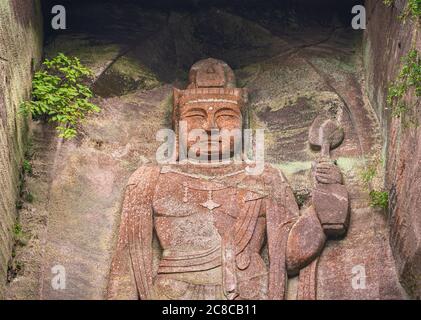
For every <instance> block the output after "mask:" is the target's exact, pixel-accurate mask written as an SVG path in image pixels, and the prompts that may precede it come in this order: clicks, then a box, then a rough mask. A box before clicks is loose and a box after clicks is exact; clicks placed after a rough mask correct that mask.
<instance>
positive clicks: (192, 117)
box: [180, 102, 242, 160]
mask: <svg viewBox="0 0 421 320" xmlns="http://www.w3.org/2000/svg"><path fill="white" fill-rule="evenodd" d="M180 121H185V123H186V126H187V136H188V137H189V138H188V139H187V151H188V152H189V151H190V149H191V148H192V147H194V152H195V153H196V156H198V157H200V159H202V160H204V159H211V158H212V159H227V158H229V157H231V156H232V155H233V153H234V150H238V149H235V148H236V147H238V145H239V144H241V136H240V137H239V136H237V138H235V139H234V137H233V136H232V135H231V133H234V132H236V133H237V134H238V133H240V132H241V128H242V115H241V111H240V108H239V106H238V105H236V104H235V103H229V102H215V103H214V102H211V103H208V102H206V103H205V102H197V103H191V104H188V105H185V106H183V107H181V110H180ZM200 131H201V132H202V133H203V135H204V136H202V137H200V138H199V137H198V136H197V132H200ZM227 133H229V135H230V137H229V138H228V139H226V137H227ZM212 134H213V138H211V135H212ZM215 134H216V135H218V136H217V138H216V139H215ZM221 134H222V135H224V134H225V138H222V136H221ZM181 143H182V142H181ZM197 147H199V148H200V149H201V150H202V151H197ZM203 150H204V151H203Z"/></svg>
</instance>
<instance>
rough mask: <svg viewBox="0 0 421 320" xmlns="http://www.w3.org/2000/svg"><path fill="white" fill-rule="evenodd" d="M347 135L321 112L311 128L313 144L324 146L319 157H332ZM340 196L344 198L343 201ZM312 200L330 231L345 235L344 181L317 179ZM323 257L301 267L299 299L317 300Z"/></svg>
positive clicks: (346, 225) (346, 202) (328, 234)
mask: <svg viewBox="0 0 421 320" xmlns="http://www.w3.org/2000/svg"><path fill="white" fill-rule="evenodd" d="M343 139H344V131H343V128H342V127H341V126H340V125H339V123H338V122H337V121H334V120H332V119H328V118H325V117H322V116H318V117H317V118H316V119H315V120H314V122H313V124H312V125H311V127H310V130H309V143H310V146H311V147H312V148H315V149H318V150H320V158H319V161H320V160H327V161H330V160H331V157H330V151H331V150H332V149H335V148H337V147H338V146H340V145H341V143H342V141H343ZM338 199H340V201H339V205H338ZM341 199H342V200H341ZM312 202H313V207H314V210H315V211H316V213H317V216H318V217H319V220H320V223H321V225H322V227H323V230H324V231H325V233H326V235H327V236H329V237H332V238H335V237H340V236H343V235H344V234H345V232H346V230H347V228H348V223H349V210H348V191H347V190H346V187H345V186H344V185H342V184H340V183H336V184H324V183H321V182H318V181H315V186H314V190H313V193H312ZM319 258H320V257H319ZM319 258H316V259H315V260H314V261H313V262H312V263H310V264H309V265H308V266H307V267H305V268H304V269H302V270H301V272H300V279H299V286H298V293H297V299H298V300H316V298H317V264H318V260H319Z"/></svg>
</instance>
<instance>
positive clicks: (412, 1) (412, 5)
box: [383, 0, 421, 20]
mask: <svg viewBox="0 0 421 320" xmlns="http://www.w3.org/2000/svg"><path fill="white" fill-rule="evenodd" d="M383 3H384V4H385V5H386V6H388V7H391V6H392V5H393V3H394V0H383ZM407 17H412V18H413V19H419V17H421V0H408V2H407V4H406V6H405V9H404V10H403V12H402V14H401V15H400V16H399V18H400V19H402V20H405V19H406V18H407Z"/></svg>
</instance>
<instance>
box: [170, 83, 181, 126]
mask: <svg viewBox="0 0 421 320" xmlns="http://www.w3.org/2000/svg"><path fill="white" fill-rule="evenodd" d="M181 95H182V90H180V89H177V88H173V109H172V125H173V129H174V130H175V131H176V133H177V134H178V132H177V130H178V125H177V123H178V120H179V119H178V109H179V105H178V104H179V102H180V98H181Z"/></svg>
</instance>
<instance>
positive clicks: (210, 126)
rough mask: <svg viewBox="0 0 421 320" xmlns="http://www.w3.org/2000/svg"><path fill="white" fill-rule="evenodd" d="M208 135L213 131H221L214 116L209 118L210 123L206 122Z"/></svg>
mask: <svg viewBox="0 0 421 320" xmlns="http://www.w3.org/2000/svg"><path fill="white" fill-rule="evenodd" d="M204 129H205V130H206V132H207V133H211V132H212V131H217V130H219V128H218V126H217V124H216V121H215V118H214V117H213V116H210V117H208V121H206V125H205V128H204Z"/></svg>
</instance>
